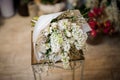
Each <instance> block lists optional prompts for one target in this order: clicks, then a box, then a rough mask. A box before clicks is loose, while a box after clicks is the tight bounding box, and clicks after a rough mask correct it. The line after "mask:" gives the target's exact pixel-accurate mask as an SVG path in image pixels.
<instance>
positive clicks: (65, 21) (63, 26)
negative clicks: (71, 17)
mask: <svg viewBox="0 0 120 80" xmlns="http://www.w3.org/2000/svg"><path fill="white" fill-rule="evenodd" d="M58 26H59V29H60V30H64V29H66V28H67V26H68V19H62V20H60V21H58Z"/></svg>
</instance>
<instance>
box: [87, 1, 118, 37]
mask: <svg viewBox="0 0 120 80" xmlns="http://www.w3.org/2000/svg"><path fill="white" fill-rule="evenodd" d="M86 7H87V8H90V11H89V12H88V18H89V19H88V23H89V25H90V27H91V28H92V31H91V33H90V34H91V36H93V37H96V36H97V34H99V33H102V34H107V35H111V34H112V33H114V32H115V31H116V30H117V26H116V24H118V23H119V22H118V21H119V20H118V9H117V6H116V3H115V1H111V2H110V1H109V0H101V1H99V0H95V1H94V0H87V2H86Z"/></svg>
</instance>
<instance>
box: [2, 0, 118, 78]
mask: <svg viewBox="0 0 120 80" xmlns="http://www.w3.org/2000/svg"><path fill="white" fill-rule="evenodd" d="M119 4H120V0H0V80H27V79H28V80H34V77H33V72H32V68H31V30H32V28H31V25H32V24H31V20H32V19H33V18H34V19H36V18H38V17H39V16H41V15H44V14H50V13H55V12H60V11H65V10H68V9H78V10H80V12H81V14H82V15H83V17H84V18H85V19H86V21H87V22H88V24H89V25H90V27H91V29H92V30H91V31H90V32H89V33H88V40H87V44H88V46H87V47H88V50H87V52H86V54H85V66H84V75H83V77H84V80H120V5H119Z"/></svg>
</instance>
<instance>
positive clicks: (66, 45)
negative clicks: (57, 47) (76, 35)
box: [63, 41, 70, 52]
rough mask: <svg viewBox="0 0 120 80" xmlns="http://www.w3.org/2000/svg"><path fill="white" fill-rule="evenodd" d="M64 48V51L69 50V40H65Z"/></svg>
mask: <svg viewBox="0 0 120 80" xmlns="http://www.w3.org/2000/svg"><path fill="white" fill-rule="evenodd" d="M63 48H64V51H66V52H69V49H70V44H69V42H68V41H64V42H63Z"/></svg>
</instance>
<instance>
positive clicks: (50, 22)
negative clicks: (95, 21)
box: [33, 10, 90, 68]
mask: <svg viewBox="0 0 120 80" xmlns="http://www.w3.org/2000/svg"><path fill="white" fill-rule="evenodd" d="M89 30H90V28H89V26H88V24H87V23H86V21H85V19H84V18H83V17H82V15H81V14H80V12H79V11H78V10H69V11H65V12H59V13H54V14H49V15H43V16H41V17H39V18H38V21H37V22H36V24H35V27H34V32H33V43H34V51H35V54H36V57H37V60H38V61H40V60H42V61H43V62H44V63H55V62H57V61H62V63H63V67H64V68H68V67H69V60H71V59H72V58H73V57H74V56H80V55H82V54H81V53H80V50H83V51H84V49H85V48H86V39H87V33H86V32H87V31H89Z"/></svg>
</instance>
